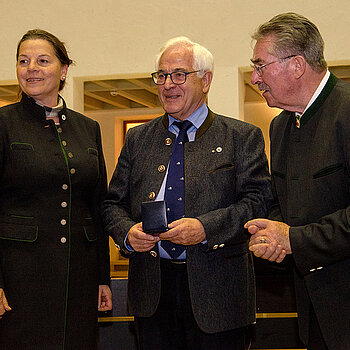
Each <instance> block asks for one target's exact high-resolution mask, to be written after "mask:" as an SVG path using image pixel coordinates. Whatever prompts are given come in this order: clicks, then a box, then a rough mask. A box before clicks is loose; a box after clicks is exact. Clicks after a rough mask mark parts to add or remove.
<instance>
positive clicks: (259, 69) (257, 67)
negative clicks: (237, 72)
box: [250, 55, 296, 77]
mask: <svg viewBox="0 0 350 350" xmlns="http://www.w3.org/2000/svg"><path fill="white" fill-rule="evenodd" d="M295 56H296V55H290V56H287V57H282V58H279V59H278V60H277V61H272V62H269V63H265V64H251V65H250V66H251V67H252V69H253V72H254V71H256V72H257V73H258V75H259V77H261V76H262V74H263V68H265V67H267V66H269V65H270V64H272V63H277V62H281V61H284V60H287V59H289V58H292V57H295Z"/></svg>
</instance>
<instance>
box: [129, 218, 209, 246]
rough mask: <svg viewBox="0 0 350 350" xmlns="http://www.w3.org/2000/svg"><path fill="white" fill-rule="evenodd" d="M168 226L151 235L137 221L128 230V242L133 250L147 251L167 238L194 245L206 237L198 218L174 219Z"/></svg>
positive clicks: (175, 241)
mask: <svg viewBox="0 0 350 350" xmlns="http://www.w3.org/2000/svg"><path fill="white" fill-rule="evenodd" d="M168 228H169V230H168V231H166V232H163V233H161V234H160V235H159V236H152V235H149V234H147V233H145V232H143V230H142V223H141V222H139V223H137V224H135V225H134V226H132V227H131V229H130V230H129V232H128V241H129V242H128V243H129V244H130V246H131V247H132V248H133V249H134V250H135V252H147V251H149V250H151V249H152V248H153V247H154V245H155V244H156V243H158V242H159V241H160V240H168V241H171V242H173V243H176V244H182V245H194V244H198V243H200V242H203V241H204V240H205V239H206V236H205V231H204V227H203V225H202V223H201V222H200V221H199V220H198V219H194V218H183V219H179V220H175V221H173V222H171V223H170V224H169V225H168Z"/></svg>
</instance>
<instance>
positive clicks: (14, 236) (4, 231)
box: [0, 217, 39, 243]
mask: <svg viewBox="0 0 350 350" xmlns="http://www.w3.org/2000/svg"><path fill="white" fill-rule="evenodd" d="M18 219H19V220H20V221H22V222H23V221H26V220H27V221H28V224H18V223H9V222H0V239H5V240H11V241H20V242H29V243H30V242H35V241H36V240H37V239H38V231H39V230H38V226H37V225H30V223H31V222H30V220H32V218H25V217H19V218H18Z"/></svg>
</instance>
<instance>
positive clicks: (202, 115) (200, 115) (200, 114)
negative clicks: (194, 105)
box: [168, 103, 208, 129]
mask: <svg viewBox="0 0 350 350" xmlns="http://www.w3.org/2000/svg"><path fill="white" fill-rule="evenodd" d="M207 115H208V107H207V105H206V103H203V104H202V105H201V106H200V107H199V108H198V109H196V110H195V111H194V112H193V113H192V114H191V115H190V116H189V117H188V118H187V119H186V120H189V121H190V122H191V123H192V124H193V125H194V127H195V128H196V129H199V127H200V126H201V125H202V124H203V123H204V121H205V119H206V117H207ZM168 117H169V129H170V127H171V126H172V124H173V123H174V122H176V121H178V120H177V119H175V118H174V117H172V116H171V115H169V114H168Z"/></svg>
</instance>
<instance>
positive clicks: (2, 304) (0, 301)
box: [0, 288, 12, 319]
mask: <svg viewBox="0 0 350 350" xmlns="http://www.w3.org/2000/svg"><path fill="white" fill-rule="evenodd" d="M11 310H12V309H11V308H10V306H9V304H8V303H7V299H6V297H5V292H4V290H3V289H2V288H0V319H1V318H2V316H3V315H4V313H5V312H6V311H11Z"/></svg>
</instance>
